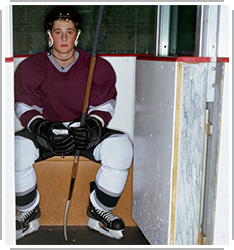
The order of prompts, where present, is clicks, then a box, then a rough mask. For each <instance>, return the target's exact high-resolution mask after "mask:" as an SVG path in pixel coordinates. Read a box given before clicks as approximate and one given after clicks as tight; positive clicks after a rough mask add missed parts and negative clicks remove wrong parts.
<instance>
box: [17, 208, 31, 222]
mask: <svg viewBox="0 0 234 250" xmlns="http://www.w3.org/2000/svg"><path fill="white" fill-rule="evenodd" d="M33 212H34V209H33V210H30V211H27V212H21V211H19V212H18V213H17V214H16V220H18V221H21V222H22V221H24V220H26V219H27V218H28V217H29V216H30V215H31V214H32V213H33Z"/></svg>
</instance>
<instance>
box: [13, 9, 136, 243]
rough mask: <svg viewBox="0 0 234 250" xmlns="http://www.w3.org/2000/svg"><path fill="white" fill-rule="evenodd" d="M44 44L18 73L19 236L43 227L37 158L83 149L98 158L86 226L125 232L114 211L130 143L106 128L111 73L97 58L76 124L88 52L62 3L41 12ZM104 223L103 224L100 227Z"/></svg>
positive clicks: (76, 18)
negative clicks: (82, 120) (44, 13)
mask: <svg viewBox="0 0 234 250" xmlns="http://www.w3.org/2000/svg"><path fill="white" fill-rule="evenodd" d="M44 26H45V29H46V31H47V34H48V51H44V52H41V53H38V54H36V55H34V56H31V57H29V58H28V59H26V60H24V61H23V62H22V63H21V64H20V65H19V67H18V68H17V70H16V73H15V111H16V115H17V117H18V118H19V119H20V121H21V124H22V125H23V127H24V129H23V130H21V131H19V132H17V133H16V135H15V189H16V208H17V210H18V212H17V214H16V239H17V240H18V239H20V238H22V237H24V236H25V235H28V234H30V233H32V232H34V231H37V230H38V229H39V227H40V225H39V221H38V219H39V217H40V208H39V201H40V195H39V192H38V189H37V180H36V174H35V171H34V168H33V164H34V163H35V162H38V161H41V160H44V159H46V158H49V157H52V156H55V155H60V156H65V155H72V154H74V152H75V150H76V149H79V150H81V155H82V156H85V157H87V158H89V159H91V160H93V161H95V162H99V163H101V167H100V169H99V170H98V173H97V175H96V179H95V181H93V182H92V183H90V197H89V204H88V208H87V216H88V217H89V222H88V226H89V227H91V228H93V229H94V230H97V231H99V232H100V233H103V234H106V235H107V236H109V237H112V238H118V239H119V238H121V237H122V236H123V234H122V231H123V230H124V227H125V225H124V222H123V220H122V219H121V218H119V217H118V216H116V215H114V214H113V213H112V212H111V210H113V209H114V208H115V207H116V204H117V202H118V199H119V197H120V196H121V193H122V191H123V189H124V186H125V183H126V179H127V176H128V169H129V167H130V165H131V162H132V145H131V142H130V141H129V139H128V136H127V135H126V134H124V133H122V132H119V131H116V130H112V129H108V128H107V125H108V123H109V121H110V120H111V118H112V116H113V113H114V108H115V102H116V88H115V82H116V76H115V72H114V70H113V68H112V67H111V65H110V64H109V63H108V62H107V61H106V60H104V59H102V58H100V57H98V58H97V59H96V65H95V70H94V74H93V81H92V86H91V92H90V99H89V106H88V110H87V119H86V123H85V125H84V126H82V127H80V126H79V124H80V116H81V113H82V106H83V101H84V96H85V88H86V83H87V77H88V70H89V64H90V60H91V54H90V53H88V52H85V51H83V50H81V49H78V48H77V44H78V39H79V35H80V33H81V26H82V20H81V17H80V15H79V14H78V13H77V12H76V11H74V10H73V9H72V8H70V7H66V6H60V7H57V8H55V9H54V10H53V11H51V12H50V13H49V14H48V16H47V17H46V18H45V22H44ZM99 223H101V224H103V226H104V227H105V230H104V229H102V227H100V226H99Z"/></svg>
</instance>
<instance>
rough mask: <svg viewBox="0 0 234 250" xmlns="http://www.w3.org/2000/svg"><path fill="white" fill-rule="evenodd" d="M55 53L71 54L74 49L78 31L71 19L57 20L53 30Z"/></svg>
mask: <svg viewBox="0 0 234 250" xmlns="http://www.w3.org/2000/svg"><path fill="white" fill-rule="evenodd" d="M51 35H52V38H53V41H54V43H53V51H54V53H56V52H57V53H60V54H69V52H71V53H73V51H74V42H75V39H76V36H77V31H76V28H75V26H74V23H73V22H72V21H71V20H56V21H54V25H53V28H52V32H51Z"/></svg>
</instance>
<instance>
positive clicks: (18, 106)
mask: <svg viewBox="0 0 234 250" xmlns="http://www.w3.org/2000/svg"><path fill="white" fill-rule="evenodd" d="M30 110H36V111H39V112H40V113H41V114H42V111H43V108H40V107H38V106H37V105H32V106H29V105H27V104H25V103H23V102H17V103H15V112H16V116H17V118H18V119H19V118H20V117H21V115H22V114H24V113H25V112H27V111H30Z"/></svg>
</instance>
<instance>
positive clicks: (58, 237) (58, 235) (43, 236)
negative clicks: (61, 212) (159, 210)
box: [16, 226, 150, 245]
mask: <svg viewBox="0 0 234 250" xmlns="http://www.w3.org/2000/svg"><path fill="white" fill-rule="evenodd" d="M123 234H124V237H123V238H122V239H121V240H115V239H111V238H108V237H106V236H104V235H101V234H100V233H97V232H95V231H92V230H90V229H89V228H88V227H86V226H78V227H71V226H70V227H68V228H67V236H68V242H66V241H65V240H64V234H63V226H41V227H40V230H39V231H38V232H35V233H33V234H31V235H27V236H25V237H24V238H23V239H20V240H18V241H17V243H16V244H17V245H150V244H149V242H148V241H147V239H146V238H145V237H144V235H143V234H142V233H141V231H140V229H139V228H138V227H126V228H125V230H124V232H123Z"/></svg>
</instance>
